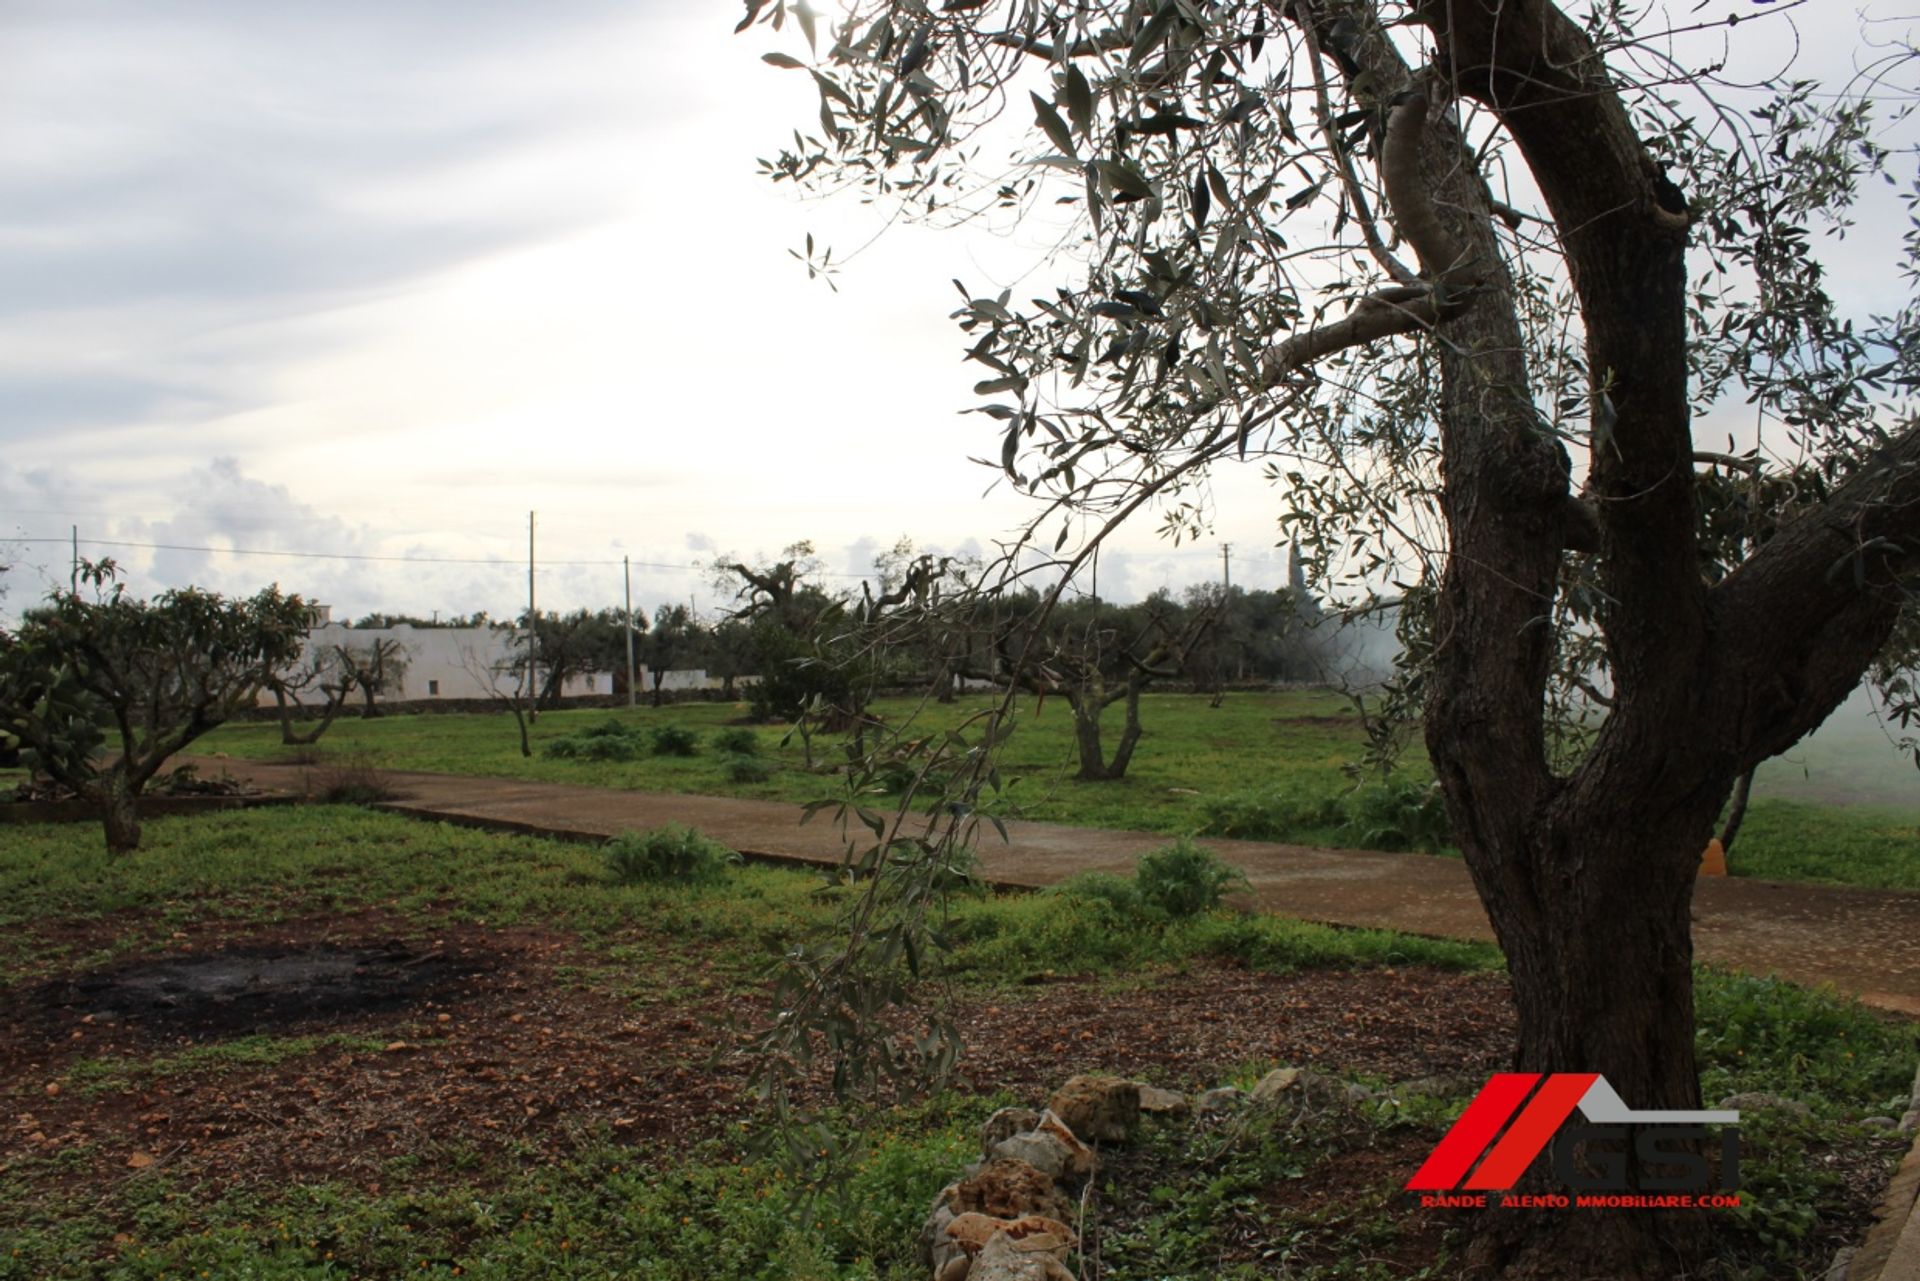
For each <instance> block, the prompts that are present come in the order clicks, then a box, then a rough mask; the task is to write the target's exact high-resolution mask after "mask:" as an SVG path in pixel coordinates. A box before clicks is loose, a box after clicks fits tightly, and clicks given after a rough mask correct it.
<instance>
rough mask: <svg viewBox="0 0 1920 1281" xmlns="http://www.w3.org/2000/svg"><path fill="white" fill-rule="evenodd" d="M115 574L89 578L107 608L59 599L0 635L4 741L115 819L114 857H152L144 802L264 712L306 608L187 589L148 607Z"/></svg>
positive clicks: (297, 639)
mask: <svg viewBox="0 0 1920 1281" xmlns="http://www.w3.org/2000/svg"><path fill="white" fill-rule="evenodd" d="M116 574H117V570H116V568H115V566H114V564H113V562H112V561H104V562H101V563H100V564H98V565H87V566H85V568H84V572H83V574H82V579H83V581H84V582H86V583H87V584H88V585H89V586H90V587H91V588H92V589H93V591H94V597H93V599H87V598H86V597H84V596H82V595H80V594H79V593H77V592H72V593H69V592H55V593H54V594H53V595H52V596H50V597H49V598H48V600H47V603H46V604H45V605H44V606H42V607H40V608H38V609H34V610H29V611H28V612H27V614H26V616H25V617H24V618H22V620H21V622H20V626H19V628H18V629H17V630H14V631H11V632H9V631H4V630H0V730H4V731H5V732H6V733H8V734H10V735H13V736H14V737H16V738H18V739H19V740H20V741H21V742H22V743H23V744H25V745H26V747H27V748H28V749H30V751H31V752H32V757H33V761H32V763H33V765H34V767H35V768H36V769H38V770H40V771H41V772H43V773H45V774H47V775H49V776H51V777H52V778H54V779H56V780H58V781H59V782H61V783H64V784H65V785H67V786H68V787H70V788H72V789H73V790H74V792H76V793H77V794H78V795H80V796H82V797H84V798H86V799H89V800H92V801H95V802H97V803H98V804H99V805H100V806H101V810H102V814H103V819H104V822H105V826H106V836H107V846H108V848H110V849H114V850H129V849H134V848H137V847H138V846H139V843H140V825H139V819H138V810H137V802H138V798H139V795H140V791H141V789H142V788H143V787H145V786H146V784H147V782H148V781H149V780H150V779H151V778H152V777H153V776H154V774H155V773H156V772H158V770H159V768H160V766H161V765H162V764H164V763H165V762H166V760H167V758H168V757H170V756H172V755H173V754H175V753H176V752H179V751H180V750H181V749H182V748H184V747H186V746H187V745H188V744H189V743H191V742H193V740H194V739H196V738H198V737H200V735H202V734H204V733H206V732H207V731H208V730H210V729H212V728H213V727H214V726H216V725H218V724H220V723H221V722H222V721H224V720H225V719H227V717H229V716H231V715H232V714H233V713H234V712H235V711H236V710H237V709H239V708H241V707H244V706H247V705H249V704H251V703H252V702H253V701H254V700H255V698H256V696H257V695H258V694H259V692H260V691H261V690H262V689H264V688H266V687H267V685H268V684H269V682H270V681H271V679H272V677H273V676H274V674H275V673H276V672H277V671H279V670H280V669H282V668H283V667H285V666H287V665H288V664H291V663H292V662H293V661H294V660H295V659H297V658H298V657H299V654H300V648H301V640H302V638H303V637H304V636H305V634H306V630H307V626H308V623H309V617H308V609H307V605H306V603H305V602H304V601H302V600H301V599H300V598H299V597H298V596H285V595H282V594H281V593H280V590H279V589H278V588H277V587H270V588H267V589H266V590H264V591H261V592H259V593H257V594H256V595H254V596H252V597H249V598H247V599H245V600H228V599H226V598H225V597H222V596H220V595H218V594H216V593H213V592H207V591H202V590H200V589H199V588H194V587H184V588H179V589H176V590H173V591H167V592H163V593H161V594H160V595H158V596H156V597H154V598H153V599H152V600H150V601H143V600H138V599H136V598H134V597H131V596H129V595H128V594H127V592H126V584H125V583H122V582H119V581H116Z"/></svg>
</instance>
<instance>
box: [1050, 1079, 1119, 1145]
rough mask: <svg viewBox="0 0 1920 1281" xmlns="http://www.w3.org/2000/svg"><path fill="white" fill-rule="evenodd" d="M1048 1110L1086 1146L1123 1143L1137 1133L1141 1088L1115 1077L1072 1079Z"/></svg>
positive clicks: (1054, 1098) (1054, 1096) (1056, 1094)
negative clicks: (1089, 1144) (1090, 1144)
mask: <svg viewBox="0 0 1920 1281" xmlns="http://www.w3.org/2000/svg"><path fill="white" fill-rule="evenodd" d="M1047 1110H1048V1111H1050V1112H1052V1113H1053V1114H1054V1115H1055V1116H1057V1117H1059V1118H1060V1120H1061V1123H1062V1124H1064V1125H1065V1126H1066V1127H1067V1128H1068V1129H1069V1130H1072V1131H1073V1132H1074V1134H1076V1135H1078V1136H1079V1137H1080V1138H1081V1139H1082V1140H1084V1141H1085V1142H1088V1143H1125V1142H1126V1141H1127V1140H1128V1139H1130V1138H1132V1137H1133V1136H1134V1134H1135V1133H1136V1132H1137V1131H1138V1130H1139V1129H1140V1087H1139V1085H1137V1084H1135V1083H1134V1082H1132V1081H1124V1080H1122V1079H1121V1078H1119V1077H1117V1076H1073V1077H1068V1078H1067V1083H1066V1084H1065V1085H1063V1086H1061V1087H1060V1088H1059V1089H1058V1090H1056V1091H1054V1095H1053V1098H1052V1099H1050V1100H1049V1101H1048V1103H1047Z"/></svg>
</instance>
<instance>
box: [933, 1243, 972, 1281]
mask: <svg viewBox="0 0 1920 1281" xmlns="http://www.w3.org/2000/svg"><path fill="white" fill-rule="evenodd" d="M971 1271H973V1260H972V1259H969V1258H968V1257H967V1256H966V1255H965V1254H964V1253H960V1252H959V1251H957V1250H956V1252H955V1253H954V1256H953V1257H952V1258H951V1259H948V1260H947V1262H946V1266H945V1267H942V1268H938V1269H936V1270H935V1271H934V1274H933V1281H967V1274H968V1273H969V1272H971Z"/></svg>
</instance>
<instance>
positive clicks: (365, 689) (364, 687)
mask: <svg viewBox="0 0 1920 1281" xmlns="http://www.w3.org/2000/svg"><path fill="white" fill-rule="evenodd" d="M373 690H374V682H372V681H361V682H360V693H361V695H362V696H363V697H365V699H366V706H365V707H363V708H361V709H360V719H362V720H372V719H373V718H374V717H376V716H378V715H379V714H380V704H378V703H376V702H374V701H373Z"/></svg>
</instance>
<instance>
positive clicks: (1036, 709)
mask: <svg viewBox="0 0 1920 1281" xmlns="http://www.w3.org/2000/svg"><path fill="white" fill-rule="evenodd" d="M986 705H987V700H985V699H984V698H980V697H974V698H968V699H961V700H959V701H957V702H956V703H954V704H951V705H948V706H945V707H942V706H940V705H938V704H927V705H925V706H924V707H921V706H920V704H918V703H917V702H916V701H914V700H907V699H885V700H881V702H880V703H879V704H878V705H877V707H876V710H877V711H878V713H879V714H880V715H881V716H882V717H884V718H886V719H887V720H888V721H889V722H891V723H905V722H907V721H908V719H909V718H910V717H912V716H913V715H914V714H915V712H916V709H917V710H918V714H919V720H918V721H916V722H915V724H916V726H924V727H925V729H926V730H927V731H936V730H940V729H944V728H948V727H950V726H953V725H957V724H958V723H959V722H960V721H961V720H962V719H964V718H965V717H966V716H967V715H969V714H971V713H974V712H977V711H979V710H980V709H981V708H983V707H985V706H986ZM1109 714H1110V716H1111V717H1114V718H1117V717H1118V716H1119V715H1120V711H1119V709H1118V708H1117V707H1116V708H1115V709H1110V712H1109ZM744 715H745V706H744V705H743V704H721V703H682V704H676V705H673V706H669V707H664V708H658V709H656V708H635V709H631V710H628V709H618V710H614V711H607V710H604V709H602V710H591V711H565V712H550V713H547V714H545V715H543V716H542V717H541V718H540V720H539V722H538V724H537V725H536V726H535V727H534V729H533V742H534V755H533V756H532V757H531V758H523V757H522V756H521V755H520V754H519V746H518V740H517V738H516V736H515V733H514V730H513V726H512V724H511V722H510V721H509V720H508V719H507V718H505V717H503V716H483V715H461V716H438V715H431V716H424V715H423V716H390V717H380V718H376V719H374V720H371V721H362V720H349V721H342V722H339V723H337V724H336V725H335V726H334V727H333V728H332V729H331V730H330V731H329V732H328V735H327V738H326V739H325V740H323V742H322V744H321V749H322V750H323V751H324V752H325V753H326V754H327V756H328V757H330V758H338V759H349V760H366V761H370V762H372V763H374V764H377V765H380V766H384V767H386V768H389V769H415V770H430V771H440V772H446V773H456V774H468V775H478V776H486V777H513V778H529V779H538V780H545V781H550V782H565V783H581V784H588V785H592V786H601V787H626V788H637V789H643V790H648V791H660V792H692V793H703V794H709V795H716V796H740V797H749V798H755V799H767V800H784V801H795V802H804V801H808V800H813V799H816V798H818V797H820V796H822V795H825V794H828V793H830V792H831V791H832V790H833V788H834V785H835V780H834V779H833V778H831V777H828V776H826V773H827V772H829V771H830V769H831V767H832V765H833V764H835V763H837V762H839V761H840V760H841V759H842V755H841V753H840V751H839V749H838V744H839V743H840V742H841V740H840V739H838V738H836V737H835V736H831V735H817V736H816V737H815V744H814V757H815V761H816V763H818V764H819V765H820V767H821V768H820V769H819V770H815V771H810V770H808V769H806V768H805V767H804V764H803V758H802V751H801V745H800V743H799V742H798V740H797V739H796V740H795V741H793V742H790V743H787V744H785V745H782V743H781V738H782V736H783V732H784V731H783V728H782V727H778V726H763V727H757V728H756V727H750V726H744V725H737V724H733V722H736V721H738V720H740V719H741V718H742V717H744ZM1142 720H1143V722H1144V723H1145V725H1146V734H1145V736H1144V737H1143V738H1142V740H1141V743H1140V746H1139V749H1138V750H1137V752H1136V753H1135V756H1134V761H1133V765H1132V768H1131V769H1130V770H1129V771H1128V776H1127V777H1126V778H1125V779H1122V780H1120V781H1118V782H1110V783H1081V782H1078V781H1076V780H1075V779H1074V778H1073V773H1074V757H1073V751H1074V748H1073V736H1072V724H1071V719H1070V717H1069V714H1068V711H1067V709H1066V707H1065V706H1064V705H1062V704H1060V703H1059V702H1057V701H1055V702H1052V703H1045V704H1036V703H1035V702H1034V701H1033V700H1031V699H1026V700H1022V702H1021V703H1020V705H1019V711H1018V715H1017V720H1016V729H1015V732H1014V733H1013V735H1012V737H1011V738H1010V739H1009V740H1008V741H1007V742H1006V744H1005V745H1004V746H1003V748H1002V749H1001V756H1000V762H999V763H1000V771H1001V774H1002V776H1003V778H1005V779H1006V780H1007V787H1006V789H1005V791H1004V793H1003V794H1002V796H1001V798H1000V801H999V803H998V805H997V808H998V809H999V810H1000V812H1003V813H1005V814H1007V815H1009V816H1014V815H1017V816H1019V817H1024V818H1033V819H1043V820H1048V821H1053V822H1061V823H1071V824H1078V825H1082V826H1090V827H1107V828H1120V829H1126V830H1132V831H1146V832H1159V833H1165V834H1168V835H1181V834H1185V833H1210V834H1214V835H1227V836H1238V837H1245V838H1250V839H1266V840H1282V841H1290V842H1295V843H1299V844H1307V845H1331V846H1349V847H1351V846H1366V847H1374V848H1403V849H1441V850H1444V848H1445V841H1444V839H1442V837H1441V835H1440V834H1438V833H1436V831H1435V830H1434V828H1433V825H1432V823H1431V822H1430V821H1429V816H1427V815H1424V814H1423V813H1422V812H1421V808H1420V790H1421V789H1422V788H1423V787H1424V785H1425V784H1426V783H1427V782H1428V781H1430V778H1431V775H1430V773H1429V772H1428V770H1427V767H1426V762H1425V757H1424V756H1423V755H1422V754H1421V752H1420V750H1419V748H1418V745H1417V744H1416V745H1415V747H1414V748H1413V750H1412V751H1411V752H1410V753H1409V756H1408V758H1407V761H1406V768H1405V771H1404V775H1403V778H1402V779H1401V780H1399V781H1398V782H1397V783H1396V784H1395V785H1394V786H1392V787H1388V788H1382V787H1381V786H1380V785H1378V784H1369V785H1367V786H1366V787H1363V788H1361V789H1359V790H1358V791H1356V787H1355V783H1354V781H1353V780H1352V779H1351V778H1350V777H1349V775H1348V774H1347V772H1346V770H1345V766H1346V765H1347V764H1348V763H1350V762H1351V761H1353V760H1354V759H1355V758H1356V757H1357V755H1358V754H1359V750H1360V745H1361V739H1362V736H1361V733H1360V730H1359V727H1358V725H1357V723H1356V721H1355V720H1354V718H1353V716H1352V713H1351V709H1350V708H1349V706H1348V704H1347V703H1346V701H1345V700H1344V699H1343V698H1341V697H1340V696H1339V695H1337V694H1333V693H1330V692H1327V691H1312V690H1308V691H1294V692H1286V693H1270V694H1268V693H1258V694H1255V693H1248V694H1235V695H1232V696H1230V697H1229V698H1228V699H1227V700H1226V701H1225V703H1223V704H1222V705H1221V706H1220V707H1218V708H1213V707H1209V706H1208V700H1207V699H1206V698H1205V697H1203V696H1192V695H1185V694H1150V695H1148V696H1147V698H1146V699H1145V701H1144V710H1143V714H1142ZM609 725H613V726H620V727H624V728H625V729H627V730H628V731H630V733H631V736H632V738H633V739H634V740H635V741H645V742H649V743H650V742H652V740H653V738H654V736H655V735H656V734H657V732H658V731H659V730H662V729H668V730H673V731H684V732H686V733H687V734H690V735H692V736H694V737H695V738H696V739H697V740H698V741H699V742H700V743H702V744H706V743H712V744H716V749H715V750H708V751H701V752H700V753H699V754H697V755H693V756H672V755H655V754H653V753H652V752H651V750H644V751H638V750H637V751H635V752H634V753H632V759H628V760H592V759H583V758H582V756H580V755H577V754H576V755H573V756H564V755H553V754H551V753H550V752H549V751H548V750H547V749H548V748H549V747H551V746H552V745H553V744H555V743H558V742H577V741H580V736H581V735H582V733H583V731H596V730H601V729H603V728H604V727H606V726H609ZM1115 732H1116V733H1117V719H1116V726H1115ZM741 734H746V735H750V736H752V738H751V741H752V742H753V744H754V746H755V747H756V748H757V749H758V752H757V755H756V756H755V758H754V759H755V761H756V762H757V763H754V764H746V763H743V761H742V760H741V757H742V756H743V754H744V753H742V752H741V750H740V746H741V744H742V742H743V740H742V739H741V738H740V737H739V736H740V735H741ZM197 750H200V751H202V752H207V753H211V752H224V753H227V754H228V755H231V756H235V757H240V758H243V759H248V760H279V759H285V758H286V756H287V753H288V752H289V750H290V749H287V748H284V747H282V746H281V745H280V742H279V729H278V727H277V726H276V725H272V724H269V723H266V722H248V723H236V724H231V725H227V726H224V727H222V728H221V729H219V730H217V731H215V732H214V733H213V734H210V735H208V736H207V737H206V738H204V739H202V740H201V742H200V744H199V745H198V749H197ZM567 750H568V749H567V748H565V747H563V748H561V751H562V752H566V751H567ZM1862 750H1863V749H1861V748H1860V747H1859V746H1858V745H1857V744H1850V745H1848V746H1846V747H1844V748H1836V749H1834V754H1833V756H1832V760H1831V762H1829V761H1828V757H1827V756H1826V755H1824V754H1823V753H1824V751H1825V749H1824V748H1822V747H1819V746H1816V745H1809V746H1803V747H1802V748H1798V749H1796V756H1795V761H1796V764H1795V766H1794V769H1796V770H1798V771H1799V772H1800V774H1807V773H1812V774H1813V775H1815V776H1817V777H1825V776H1826V775H1828V774H1832V773H1833V772H1835V771H1836V770H1841V769H1844V768H1845V767H1847V766H1848V765H1849V764H1857V763H1858V760H1859V753H1860V752H1861V751H1862ZM1823 771H1824V772H1823ZM1789 772H1791V771H1789ZM1774 775H1775V776H1777V777H1780V778H1785V777H1786V776H1787V775H1786V773H1783V772H1782V770H1781V769H1775V770H1774ZM1783 786H1784V784H1783ZM1396 789H1397V790H1398V794H1395V793H1396ZM1766 790H1767V786H1766V783H1765V780H1764V779H1763V782H1762V786H1761V788H1760V790H1759V792H1758V793H1757V794H1756V797H1755V800H1754V802H1753V805H1752V807H1751V808H1750V809H1749V811H1748V816H1747V820H1746V826H1745V828H1744V829H1743V831H1742V833H1741V836H1740V840H1739V842H1738V844H1737V846H1736V848H1735V850H1734V852H1733V855H1732V857H1731V859H1730V864H1731V867H1732V870H1733V873H1734V874H1735V875H1737V876H1756V877H1764V878H1769V879H1779V880H1800V881H1815V882H1825V883H1831V884H1846V885H1862V886H1872V887H1880V888H1893V889H1920V802H1916V804H1915V805H1914V806H1913V807H1911V808H1902V807H1898V806H1895V807H1888V806H1855V805H1836V804H1819V803H1815V802H1811V801H1807V800H1794V799H1787V798H1784V797H1777V796H1769V795H1767V794H1766ZM1914 794H1915V795H1916V796H1920V776H1917V777H1916V779H1915V784H1914Z"/></svg>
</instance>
